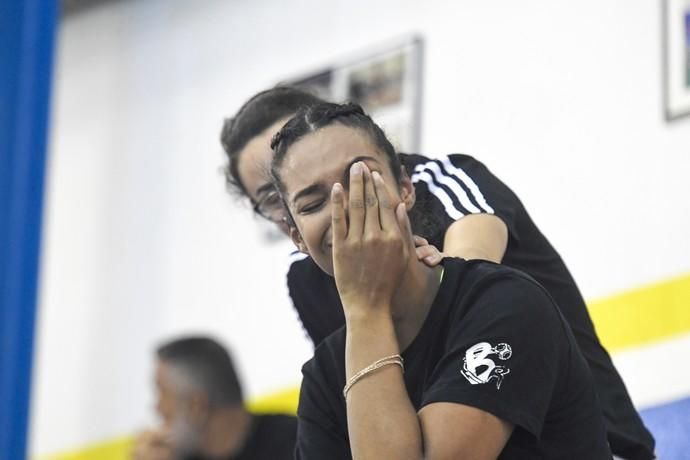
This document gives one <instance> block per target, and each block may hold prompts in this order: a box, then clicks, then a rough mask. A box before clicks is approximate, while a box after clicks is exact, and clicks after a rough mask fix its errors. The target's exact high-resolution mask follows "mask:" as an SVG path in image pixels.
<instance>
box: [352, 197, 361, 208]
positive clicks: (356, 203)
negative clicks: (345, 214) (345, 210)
mask: <svg viewBox="0 0 690 460" xmlns="http://www.w3.org/2000/svg"><path fill="white" fill-rule="evenodd" d="M350 207H351V208H352V209H362V208H364V201H362V200H361V199H358V198H355V199H354V200H350Z"/></svg>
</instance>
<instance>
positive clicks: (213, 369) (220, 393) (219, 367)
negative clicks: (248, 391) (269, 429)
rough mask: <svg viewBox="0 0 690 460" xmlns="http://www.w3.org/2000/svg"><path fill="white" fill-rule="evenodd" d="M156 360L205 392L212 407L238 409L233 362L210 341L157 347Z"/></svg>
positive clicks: (184, 340) (191, 339)
mask: <svg viewBox="0 0 690 460" xmlns="http://www.w3.org/2000/svg"><path fill="white" fill-rule="evenodd" d="M156 355H157V356H158V359H159V360H160V361H162V362H164V363H166V364H167V365H170V366H171V367H172V368H174V369H175V370H176V372H178V373H179V374H181V375H182V376H183V377H184V380H185V381H186V382H189V384H190V385H192V386H193V387H194V390H197V391H201V392H204V393H205V394H206V395H207V397H208V400H209V405H210V406H211V407H215V408H217V407H225V406H236V405H241V404H242V401H243V396H242V387H241V386H240V382H239V379H238V378H237V374H236V373H235V368H234V366H233V363H232V358H231V357H230V354H229V353H228V351H227V350H226V349H225V347H223V346H222V345H221V344H220V343H218V342H216V341H215V340H213V339H211V338H209V337H183V338H179V339H176V340H172V341H169V342H166V343H164V344H162V345H160V346H159V347H158V348H157V350H156Z"/></svg>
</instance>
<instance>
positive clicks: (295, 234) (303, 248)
mask: <svg viewBox="0 0 690 460" xmlns="http://www.w3.org/2000/svg"><path fill="white" fill-rule="evenodd" d="M288 232H289V234H290V239H291V240H292V242H293V243H295V246H297V249H299V252H302V253H304V254H309V252H308V251H307V245H306V244H304V240H303V239H302V235H301V234H300V232H299V230H298V229H297V227H296V226H295V225H294V224H293V225H290V227H289V230H288Z"/></svg>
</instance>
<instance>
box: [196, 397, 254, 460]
mask: <svg viewBox="0 0 690 460" xmlns="http://www.w3.org/2000/svg"><path fill="white" fill-rule="evenodd" d="M251 424H252V415H251V414H250V413H249V412H247V410H246V409H245V408H244V407H243V406H239V407H229V408H224V409H218V410H216V412H215V413H214V414H213V415H212V416H211V417H210V419H209V420H208V423H207V425H206V429H205V435H204V442H203V454H204V455H206V456H209V457H219V458H223V457H228V456H230V455H233V454H236V453H238V452H239V451H240V450H241V449H242V448H243V447H244V445H245V442H246V440H247V436H248V435H249V430H250V429H251Z"/></svg>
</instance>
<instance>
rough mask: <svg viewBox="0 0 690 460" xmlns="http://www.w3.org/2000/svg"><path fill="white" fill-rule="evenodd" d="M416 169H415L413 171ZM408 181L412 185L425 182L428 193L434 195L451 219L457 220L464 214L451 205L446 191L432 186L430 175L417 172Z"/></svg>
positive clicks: (424, 172) (434, 185) (425, 172)
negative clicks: (410, 181)
mask: <svg viewBox="0 0 690 460" xmlns="http://www.w3.org/2000/svg"><path fill="white" fill-rule="evenodd" d="M416 169H417V168H415V170H416ZM410 179H411V180H412V183H413V184H414V183H416V182H419V181H422V182H425V183H426V185H427V187H428V188H429V191H430V192H431V193H433V194H434V195H436V198H438V199H439V201H440V202H441V204H442V205H443V207H444V208H445V209H446V213H447V214H448V216H449V217H450V218H451V219H453V220H458V219H460V218H461V217H463V216H464V214H463V213H462V212H460V211H459V210H458V209H457V208H456V207H455V205H453V200H451V199H450V196H448V194H447V193H446V191H445V190H443V189H442V188H441V187H439V186H437V185H436V184H434V180H433V178H432V177H431V174H429V173H428V172H427V171H417V172H415V173H414V174H412V177H411V178H410Z"/></svg>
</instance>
